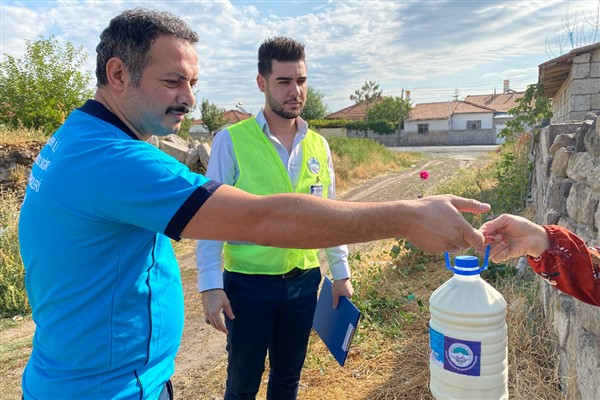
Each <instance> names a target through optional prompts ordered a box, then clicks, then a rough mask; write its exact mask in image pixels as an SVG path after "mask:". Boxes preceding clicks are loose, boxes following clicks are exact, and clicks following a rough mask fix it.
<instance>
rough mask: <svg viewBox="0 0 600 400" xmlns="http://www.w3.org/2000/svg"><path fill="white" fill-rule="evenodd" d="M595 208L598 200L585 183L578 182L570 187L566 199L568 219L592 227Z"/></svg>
mask: <svg viewBox="0 0 600 400" xmlns="http://www.w3.org/2000/svg"><path fill="white" fill-rule="evenodd" d="M597 208H598V199H597V197H595V195H594V193H593V191H592V190H591V188H590V187H589V186H588V185H587V184H586V183H584V182H578V183H575V184H574V185H573V186H572V187H571V191H570V192H569V197H568V198H567V214H568V216H569V217H570V218H572V219H573V220H574V221H575V222H577V223H581V224H588V225H593V224H594V214H595V213H596V210H597ZM572 230H573V229H572Z"/></svg>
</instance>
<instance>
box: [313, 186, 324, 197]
mask: <svg viewBox="0 0 600 400" xmlns="http://www.w3.org/2000/svg"><path fill="white" fill-rule="evenodd" d="M310 194H312V195H313V196H317V197H323V185H319V184H315V185H310Z"/></svg>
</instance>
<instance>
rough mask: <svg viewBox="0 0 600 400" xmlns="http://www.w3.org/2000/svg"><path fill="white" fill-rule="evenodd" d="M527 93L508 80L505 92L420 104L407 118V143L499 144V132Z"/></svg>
mask: <svg viewBox="0 0 600 400" xmlns="http://www.w3.org/2000/svg"><path fill="white" fill-rule="evenodd" d="M524 93H525V92H516V91H514V90H511V89H510V88H509V82H508V81H507V80H505V81H504V91H503V93H501V94H496V93H494V94H485V95H469V96H467V97H465V99H464V100H462V101H448V102H440V103H422V104H417V105H415V106H414V108H413V109H412V110H411V112H410V113H409V115H408V117H407V118H406V119H405V120H404V131H403V132H402V134H401V141H400V143H401V144H403V145H415V144H419V145H426V144H430V145H435V144H450V145H452V144H495V143H501V142H502V139H498V137H497V134H498V132H499V131H500V130H501V129H503V128H504V127H506V121H507V120H509V119H511V118H512V116H511V115H509V114H508V110H510V109H511V108H513V107H516V106H517V105H518V102H517V100H518V99H520V98H522V97H523V95H524Z"/></svg>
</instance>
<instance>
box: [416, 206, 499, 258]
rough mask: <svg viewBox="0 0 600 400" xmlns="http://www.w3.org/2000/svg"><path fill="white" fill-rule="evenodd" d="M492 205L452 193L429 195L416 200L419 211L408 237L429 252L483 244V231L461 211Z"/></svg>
mask: <svg viewBox="0 0 600 400" xmlns="http://www.w3.org/2000/svg"><path fill="white" fill-rule="evenodd" d="M489 210H490V205H489V204H485V203H480V202H478V201H476V200H472V199H465V198H462V197H457V196H453V195H443V196H428V197H424V198H422V199H420V200H416V211H417V214H416V216H415V218H413V221H408V222H410V226H409V228H410V229H408V232H407V234H406V236H407V239H408V240H409V241H410V242H411V243H412V244H414V245H415V246H417V247H419V248H420V249H422V250H424V251H426V252H428V253H440V252H444V251H451V252H456V251H460V250H461V249H467V248H469V247H474V248H480V247H482V246H483V245H484V237H483V234H482V233H481V232H479V231H478V230H477V229H475V228H473V227H472V226H471V225H470V224H469V223H468V222H467V220H465V219H464V217H463V216H462V214H461V212H469V213H477V214H479V213H484V212H487V211H489Z"/></svg>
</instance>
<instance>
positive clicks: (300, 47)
mask: <svg viewBox="0 0 600 400" xmlns="http://www.w3.org/2000/svg"><path fill="white" fill-rule="evenodd" d="M273 60H277V61H280V62H282V61H304V43H300V42H297V41H295V40H294V39H290V38H287V37H281V36H277V37H273V38H269V39H267V40H265V41H264V42H263V43H262V44H261V45H260V47H259V48H258V73H259V74H261V75H262V76H265V77H266V76H269V75H270V74H271V72H272V71H273V65H272V62H271V61H273Z"/></svg>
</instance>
